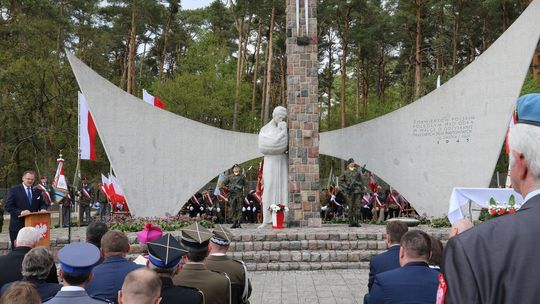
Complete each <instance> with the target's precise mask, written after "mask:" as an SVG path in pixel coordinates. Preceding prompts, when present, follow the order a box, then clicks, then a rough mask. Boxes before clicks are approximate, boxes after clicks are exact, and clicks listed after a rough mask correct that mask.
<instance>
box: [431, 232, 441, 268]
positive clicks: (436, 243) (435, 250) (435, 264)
mask: <svg viewBox="0 0 540 304" xmlns="http://www.w3.org/2000/svg"><path fill="white" fill-rule="evenodd" d="M429 237H430V238H431V256H430V257H429V262H428V264H429V267H430V268H433V269H435V270H437V271H439V272H440V271H441V263H442V254H443V244H442V242H441V240H439V239H438V238H436V237H434V236H433V235H430V236H429Z"/></svg>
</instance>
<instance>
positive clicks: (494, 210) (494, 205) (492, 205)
mask: <svg viewBox="0 0 540 304" xmlns="http://www.w3.org/2000/svg"><path fill="white" fill-rule="evenodd" d="M520 207H521V206H520V205H517V204H516V198H515V197H514V195H511V196H510V198H509V199H508V203H506V202H503V203H502V204H499V203H498V202H497V201H495V199H494V198H490V199H489V207H488V213H489V214H490V215H491V216H494V217H496V216H501V215H505V214H512V213H516V211H518V210H519V208H520Z"/></svg>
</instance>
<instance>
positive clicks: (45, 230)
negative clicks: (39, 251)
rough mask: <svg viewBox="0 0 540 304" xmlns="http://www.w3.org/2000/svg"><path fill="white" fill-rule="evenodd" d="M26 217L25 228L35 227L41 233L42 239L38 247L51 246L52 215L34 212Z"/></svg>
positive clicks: (40, 238)
mask: <svg viewBox="0 0 540 304" xmlns="http://www.w3.org/2000/svg"><path fill="white" fill-rule="evenodd" d="M21 217H24V227H34V228H36V229H37V230H38V231H39V234H40V237H39V242H38V244H37V246H45V247H50V246H51V213H50V212H47V211H45V212H32V213H30V214H27V215H24V216H21Z"/></svg>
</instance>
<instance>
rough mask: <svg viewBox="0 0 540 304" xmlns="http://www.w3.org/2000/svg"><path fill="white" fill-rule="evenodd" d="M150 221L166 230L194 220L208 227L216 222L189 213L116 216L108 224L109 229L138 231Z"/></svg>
mask: <svg viewBox="0 0 540 304" xmlns="http://www.w3.org/2000/svg"><path fill="white" fill-rule="evenodd" d="M149 222H151V223H152V225H153V226H157V227H160V228H161V229H162V230H164V231H178V230H181V229H182V228H184V227H187V226H189V225H191V224H192V223H193V222H199V224H201V225H202V226H203V227H206V228H213V227H214V224H213V223H212V220H211V218H209V217H202V218H190V217H189V216H187V215H176V216H166V217H140V218H131V217H119V216H114V217H112V218H111V220H110V221H109V222H107V223H106V224H107V226H109V230H120V231H123V232H137V231H141V230H142V229H143V228H145V227H146V226H147V225H148V223H149Z"/></svg>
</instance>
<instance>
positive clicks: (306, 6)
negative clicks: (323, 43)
mask: <svg viewBox="0 0 540 304" xmlns="http://www.w3.org/2000/svg"><path fill="white" fill-rule="evenodd" d="M308 1H309V0H304V15H305V18H306V36H309V25H308V23H309V22H308V15H309V14H308Z"/></svg>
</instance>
